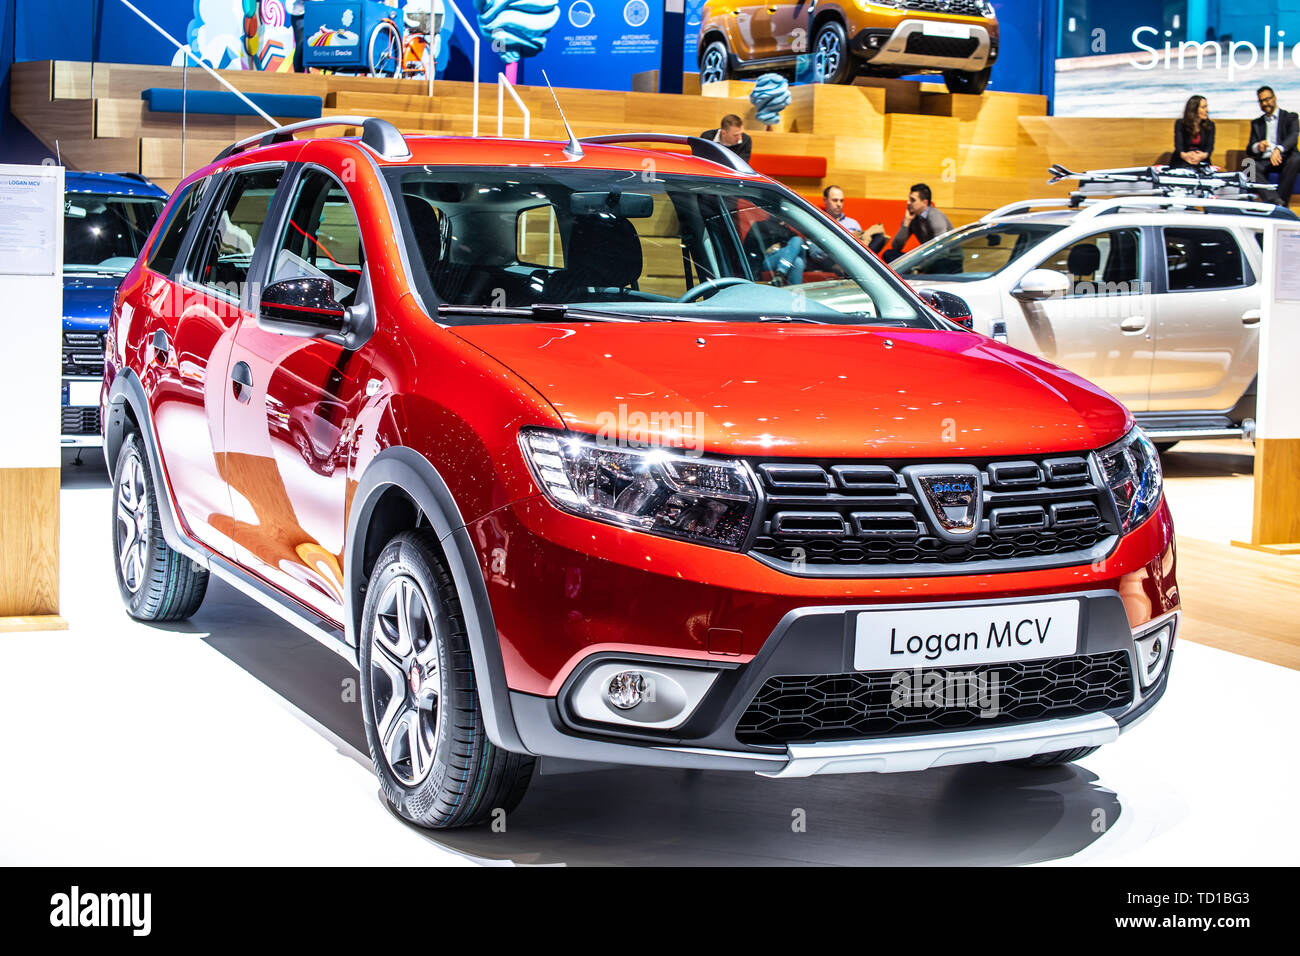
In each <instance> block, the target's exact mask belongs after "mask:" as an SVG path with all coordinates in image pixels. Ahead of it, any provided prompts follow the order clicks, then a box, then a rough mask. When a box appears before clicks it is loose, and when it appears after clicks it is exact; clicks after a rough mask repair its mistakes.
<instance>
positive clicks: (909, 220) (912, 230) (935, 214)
mask: <svg viewBox="0 0 1300 956" xmlns="http://www.w3.org/2000/svg"><path fill="white" fill-rule="evenodd" d="M945 232H952V220H950V219H949V218H948V217H947V216H945V215H944V214H943V213H942V212H940V211H939V210H938V209H936V208H935V207H934V204H933V202H931V193H930V187H929V186H927V185H926V184H925V183H917V184H916V185H915V186H913V187H912V189H911V191H910V192H909V193H908V194H907V214H906V215H905V216H903V222H902V224H901V225H900V226H899V227H898V232H896V233H894V239H893V241H892V242H891V243H890V244H889V248H888V249H886V248H885V232H884V229H883V228H881V227H880V226H879V225H876V226H872V227H871V229H869V230H868V235H869V236H870V237H871V241H870V249H871V251H872V252H875V253H878V254H879V255H880V258H881V259H884V260H885V261H886V262H893V261H894V260H895V259H897V258H898V257H899V256H900V255H902V254H903V246H905V245H906V244H907V240H908V239H909V238H911V237H912V236H916V241H917V242H929V241H930V240H931V239H933V238H934V237H935V236H942V235H943V234H944V233H945ZM882 250H883V251H882Z"/></svg>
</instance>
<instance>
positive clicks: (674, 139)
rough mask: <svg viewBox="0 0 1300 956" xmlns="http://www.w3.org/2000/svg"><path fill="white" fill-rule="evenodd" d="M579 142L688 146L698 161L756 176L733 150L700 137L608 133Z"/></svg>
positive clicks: (675, 134) (611, 144)
mask: <svg viewBox="0 0 1300 956" xmlns="http://www.w3.org/2000/svg"><path fill="white" fill-rule="evenodd" d="M580 142H583V143H595V144H597V145H605V146H621V145H623V144H624V143H675V144H676V145H678V146H689V147H690V148H691V155H692V156H695V157H697V158H699V159H707V160H709V161H711V162H714V163H717V164H718V165H719V166H726V167H727V168H728V169H732V170H735V171H736V172H738V173H744V174H746V175H748V176H757V175H758V173H757V172H755V170H754V168H753V167H752V166H750V165H749V163H747V162H745V161H744V160H743V159H741V158H740V157H739V156H737V155H736V153H735V152H734V151H733V150H730V149H728V148H727V147H725V146H723V145H722V144H721V143H715V142H713V141H712V140H708V139H704V138H703V137H702V136H683V135H682V134H680V133H609V134H607V135H605V136H584V137H582V139H581V140H580Z"/></svg>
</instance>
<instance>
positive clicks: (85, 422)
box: [60, 405, 100, 435]
mask: <svg viewBox="0 0 1300 956" xmlns="http://www.w3.org/2000/svg"><path fill="white" fill-rule="evenodd" d="M60 434H62V435H98V434H100V428H99V407H98V406H95V405H92V406H89V407H78V406H67V405H65V406H64V407H63V422H62V429H61V430H60Z"/></svg>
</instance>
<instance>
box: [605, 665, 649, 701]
mask: <svg viewBox="0 0 1300 956" xmlns="http://www.w3.org/2000/svg"><path fill="white" fill-rule="evenodd" d="M644 695H645V678H644V677H642V676H641V673H640V671H619V672H618V673H617V674H615V675H614V676H613V677H611V678H610V679H609V685H608V686H607V687H606V688H605V697H606V698H607V699H608V700H609V702H610V703H611V704H613V705H614V706H615V707H617V708H618V709H619V710H631V709H632V708H633V707H635V706H637V705H638V704H640V703H641V701H642V699H643V698H644Z"/></svg>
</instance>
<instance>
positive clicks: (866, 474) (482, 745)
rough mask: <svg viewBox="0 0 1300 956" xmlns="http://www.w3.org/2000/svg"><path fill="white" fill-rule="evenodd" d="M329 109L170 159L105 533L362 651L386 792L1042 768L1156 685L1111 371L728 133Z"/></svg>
mask: <svg viewBox="0 0 1300 956" xmlns="http://www.w3.org/2000/svg"><path fill="white" fill-rule="evenodd" d="M347 119H348V120H349V121H350V122H351V123H352V124H353V125H359V126H361V127H362V128H363V133H362V135H361V136H360V137H359V138H358V137H347V138H329V137H320V138H310V139H293V138H292V136H293V132H295V131H296V130H294V129H289V130H288V131H286V129H279V130H275V131H272V132H269V133H264V134H259V135H258V136H257V137H254V138H253V139H252V140H251V141H247V142H243V143H239V144H235V146H233V147H231V148H230V149H228V150H226V151H225V152H224V153H223V154H222V155H221V156H220V158H219V159H218V160H216V161H215V162H214V163H212V164H210V165H209V166H207V167H205V168H203V169H201V170H199V171H198V172H196V173H194V174H193V175H191V176H189V177H187V178H186V179H185V180H184V181H183V182H181V184H180V185H179V187H178V188H177V190H176V192H175V194H174V195H173V197H172V199H171V201H170V203H169V204H168V206H167V208H166V209H165V211H164V213H163V215H162V217H161V218H160V219H159V224H158V226H156V227H155V229H154V233H153V236H152V237H151V239H150V240H149V242H148V244H147V246H146V247H145V249H144V251H143V253H142V255H141V258H140V259H139V260H138V261H137V262H136V263H135V264H134V265H133V267H132V268H131V270H130V272H129V273H128V274H127V275H126V277H125V278H124V280H123V282H122V285H121V287H120V288H119V290H118V292H117V297H116V300H115V302H114V305H113V313H112V320H111V322H110V323H109V331H108V342H107V345H106V356H107V359H106V370H105V384H104V386H103V389H104V391H103V403H104V413H105V414H104V416H103V420H104V422H105V426H104V428H105V432H104V451H105V455H106V458H107V461H108V462H109V465H110V468H111V471H112V474H113V506H112V507H113V510H112V522H113V535H114V536H113V542H112V545H113V556H114V560H113V567H112V568H109V567H105V568H104V573H105V574H116V576H117V582H118V585H119V590H120V593H121V596H122V600H123V602H124V604H125V606H126V609H127V612H128V613H129V614H130V615H131V616H133V617H135V618H136V619H138V620H142V621H150V622H166V621H175V620H180V619H183V618H185V617H188V616H189V615H191V614H193V613H194V612H195V610H196V609H197V608H198V607H199V604H200V602H202V600H203V597H204V591H205V589H206V587H207V583H208V579H209V575H216V576H217V577H219V578H220V579H221V580H222V581H224V582H225V583H226V584H228V585H231V586H233V587H236V588H238V589H239V590H240V591H242V592H243V593H244V594H246V595H248V596H249V597H251V598H253V599H254V600H257V601H260V602H262V603H264V604H265V605H267V606H268V607H270V608H271V609H272V610H274V611H275V612H276V613H277V614H279V615H280V616H281V617H283V618H285V619H286V620H288V621H289V622H291V623H293V624H295V625H297V626H299V627H300V628H301V629H302V630H304V631H305V632H306V633H307V634H309V635H311V636H312V637H314V638H316V639H317V640H319V641H321V642H322V643H323V644H324V645H325V646H326V647H328V648H330V649H331V650H332V651H334V652H336V653H338V654H339V655H341V656H342V657H344V658H346V659H347V660H348V661H349V662H351V663H352V664H353V665H354V666H356V667H358V668H359V678H358V687H359V697H360V703H361V714H360V719H361V720H362V721H363V722H364V729H365V734H366V738H367V742H368V744H369V749H370V755H371V758H372V760H373V763H374V767H375V772H376V773H377V775H378V777H379V780H380V783H381V785H382V789H383V792H384V794H385V795H386V797H387V799H388V800H389V801H390V802H391V804H392V806H393V807H394V808H395V809H396V811H397V812H398V813H400V814H401V815H402V816H403V817H405V818H406V819H408V820H411V821H413V822H415V823H417V824H420V825H422V826H427V827H448V826H460V825H466V824H474V823H480V822H483V821H485V820H490V819H492V818H493V813H494V811H497V810H509V809H510V808H511V807H513V806H514V805H515V804H516V803H517V802H518V800H519V799H520V797H521V796H522V795H523V792H524V789H525V787H526V786H527V785H528V783H529V780H530V777H531V775H532V772H533V769H534V761H535V759H536V758H538V757H541V758H558V759H559V760H561V761H566V760H567V761H581V762H583V763H618V764H638V765H649V766H664V767H690V768H699V769H707V770H742V771H752V772H757V773H761V774H766V775H769V776H780V777H791V776H805V775H810V774H820V773H851V772H873V771H900V770H923V769H925V768H927V767H932V766H946V765H950V764H958V763H969V762H976V761H1012V762H1019V763H1021V764H1022V765H1024V764H1027V765H1028V766H1030V767H1037V766H1045V765H1048V764H1053V763H1063V762H1068V761H1071V760H1075V759H1077V758H1079V757H1081V756H1083V755H1085V754H1087V753H1090V752H1091V749H1092V748H1095V747H1098V746H1100V745H1102V744H1106V743H1109V742H1110V741H1113V740H1115V739H1116V738H1117V737H1118V736H1119V735H1120V733H1121V731H1123V730H1124V729H1125V728H1127V727H1129V726H1131V725H1132V724H1133V723H1135V722H1136V721H1138V720H1139V719H1140V718H1141V717H1142V716H1143V715H1144V714H1146V713H1147V712H1148V711H1149V710H1150V709H1151V707H1152V706H1154V704H1155V703H1156V701H1157V700H1158V699H1159V698H1160V695H1161V694H1162V693H1163V692H1164V689H1165V685H1166V682H1167V679H1168V676H1169V668H1168V666H1167V664H1168V662H1169V661H1170V659H1171V653H1172V648H1173V644H1174V640H1175V637H1176V635H1175V631H1176V628H1177V626H1178V615H1179V596H1178V587H1177V584H1176V583H1175V576H1174V575H1175V567H1174V565H1175V561H1174V538H1173V524H1172V520H1171V518H1170V515H1169V510H1168V508H1167V507H1166V505H1165V501H1164V497H1163V494H1162V489H1161V472H1160V460H1159V457H1158V456H1157V455H1156V452H1155V449H1154V448H1153V447H1152V445H1151V443H1150V441H1148V440H1147V438H1146V437H1145V436H1144V435H1143V433H1142V431H1141V429H1138V428H1136V427H1135V425H1134V420H1133V416H1132V415H1131V414H1130V413H1129V412H1128V411H1127V410H1126V409H1125V408H1124V406H1123V405H1121V404H1120V403H1119V402H1117V401H1115V400H1114V399H1113V398H1111V397H1110V396H1109V395H1107V394H1106V393H1105V392H1103V391H1102V390H1101V389H1099V388H1097V387H1096V386H1095V385H1092V384H1090V383H1089V382H1087V381H1085V380H1084V379H1082V378H1080V377H1078V376H1077V375H1075V374H1073V373H1071V372H1068V371H1066V370H1064V369H1061V368H1058V367H1056V366H1054V365H1051V364H1050V363H1048V362H1045V361H1043V360H1041V359H1038V358H1035V357H1034V356H1031V355H1028V354H1025V353H1024V352H1020V351H1017V350H1016V349H1013V348H1011V347H1009V346H1007V345H1005V344H1002V343H999V342H997V341H995V340H993V339H992V338H989V337H986V336H984V335H980V334H977V333H975V332H971V331H968V330H965V329H962V328H961V327H959V326H958V325H956V324H954V323H953V322H950V321H948V320H947V319H945V318H944V317H943V316H941V315H940V314H939V313H937V312H935V311H933V310H932V309H931V308H930V307H929V306H928V305H927V304H926V303H925V301H924V300H923V299H922V298H920V296H918V294H917V293H916V292H914V291H913V290H912V289H911V287H909V286H908V285H906V284H905V283H904V282H903V281H902V280H901V279H899V278H898V277H897V276H896V275H895V274H894V273H892V272H891V271H890V270H889V269H888V267H886V266H885V265H884V264H883V263H881V262H880V260H879V259H877V258H876V257H875V256H873V255H872V254H871V253H870V252H869V251H868V250H867V249H866V248H865V247H864V246H863V245H862V244H861V243H859V242H857V241H856V240H855V239H854V238H853V237H852V236H851V235H849V233H847V232H846V231H845V230H844V229H843V228H842V227H841V226H839V225H838V224H837V223H835V222H833V221H831V220H830V219H829V218H827V217H826V215H825V214H824V213H823V212H822V211H821V210H818V209H815V208H814V207H813V206H811V205H810V204H809V203H808V202H806V201H805V200H803V199H802V198H800V197H799V196H798V195H796V194H795V193H793V192H791V191H790V190H788V189H786V188H785V187H783V186H781V185H779V184H777V183H774V182H772V181H771V180H769V179H766V178H764V177H762V176H760V175H758V174H757V173H755V172H754V170H753V169H751V168H750V167H749V166H747V165H746V164H745V163H744V161H743V160H741V159H740V158H739V157H737V156H736V154H735V153H733V152H732V151H731V150H729V149H727V148H726V147H725V146H722V145H720V144H718V143H712V142H707V141H705V140H703V139H699V138H696V137H685V136H679V137H672V136H670V135H668V134H657V135H656V134H639V135H638V134H619V135H615V136H606V137H596V138H595V139H591V140H585V141H583V142H582V143H581V144H578V143H576V142H575V143H571V144H569V145H568V146H566V145H565V144H563V143H548V142H540V141H533V140H530V141H517V140H505V139H457V138H433V137H414V136H412V137H407V138H403V137H402V135H401V134H400V133H398V131H397V130H396V129H394V128H393V127H392V126H391V125H390V124H388V123H386V122H384V121H383V120H380V119H375V118H370V119H366V118H362V117H352V118H347ZM330 122H333V123H337V122H338V119H337V118H335V119H332V120H331V119H326V120H320V121H309V122H308V123H307V124H304V125H305V126H306V127H309V128H314V127H319V126H321V125H324V124H326V123H330ZM298 128H299V129H301V128H303V126H299V127H298ZM646 140H657V141H658V142H659V143H660V144H663V143H665V142H668V143H675V144H676V145H677V146H678V147H679V148H680V149H682V150H683V152H669V151H662V150H656V151H651V150H647V149H641V148H632V147H631V145H630V144H632V143H634V142H645V141H646ZM686 150H689V153H688V152H686ZM648 160H653V162H654V167H653V168H654V174H653V176H651V177H649V178H647V177H646V176H645V175H644V173H645V170H646V169H647V166H646V163H647V161H648ZM949 295H950V297H951V298H956V296H955V295H952V294H951V293H950V294H949ZM954 311H956V310H954ZM105 517H106V518H107V517H108V516H105ZM232 706H233V705H232ZM290 765H292V760H290V761H288V765H287V767H286V776H287V775H288V767H289V766H290Z"/></svg>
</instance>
